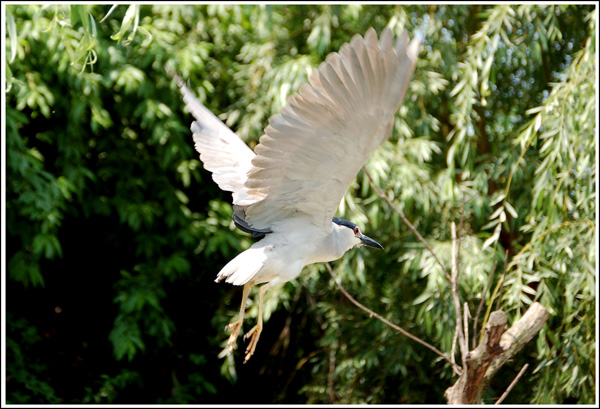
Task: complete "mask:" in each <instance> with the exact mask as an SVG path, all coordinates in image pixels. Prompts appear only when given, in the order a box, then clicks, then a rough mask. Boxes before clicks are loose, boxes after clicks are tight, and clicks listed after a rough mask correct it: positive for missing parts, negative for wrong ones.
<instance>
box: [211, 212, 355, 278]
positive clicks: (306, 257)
mask: <svg viewBox="0 0 600 409" xmlns="http://www.w3.org/2000/svg"><path fill="white" fill-rule="evenodd" d="M300 227H301V228H300ZM347 230H348V229H347V228H346V227H344V226H339V225H337V224H336V223H334V222H331V226H330V229H323V228H321V227H318V226H315V225H312V224H307V223H306V220H305V218H303V217H302V218H293V217H292V218H288V219H284V220H281V221H279V222H275V223H274V224H273V233H270V234H267V235H266V236H265V238H263V239H262V240H260V241H258V242H256V243H254V244H253V245H252V246H251V247H250V248H249V249H248V250H246V251H244V252H242V253H241V254H239V255H238V256H237V257H236V258H234V259H233V260H231V261H230V262H229V263H227V265H225V267H223V269H222V270H221V271H220V272H219V274H218V275H217V280H216V281H221V280H223V279H224V280H225V281H226V282H227V283H230V284H233V285H244V284H246V283H248V282H252V283H253V284H262V283H266V282H270V283H271V284H272V285H277V284H282V283H285V282H287V281H290V280H293V279H294V278H296V277H297V276H298V275H299V274H300V272H301V271H302V269H303V268H304V267H305V266H307V265H309V264H313V263H319V262H325V261H333V260H337V259H338V258H340V257H342V256H343V255H344V253H345V252H346V251H347V250H348V249H349V248H351V247H352V246H354V245H356V244H359V243H361V241H360V240H359V239H357V238H356V237H355V236H354V235H353V234H345V233H346V231H347Z"/></svg>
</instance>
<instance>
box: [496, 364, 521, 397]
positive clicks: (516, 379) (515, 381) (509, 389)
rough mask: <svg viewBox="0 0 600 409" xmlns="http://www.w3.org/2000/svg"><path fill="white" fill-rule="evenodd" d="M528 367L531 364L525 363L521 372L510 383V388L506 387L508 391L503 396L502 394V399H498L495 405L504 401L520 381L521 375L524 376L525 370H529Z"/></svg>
mask: <svg viewBox="0 0 600 409" xmlns="http://www.w3.org/2000/svg"><path fill="white" fill-rule="evenodd" d="M528 367H529V364H525V365H523V368H521V370H520V371H519V373H518V374H517V376H516V377H515V379H513V381H512V382H511V383H510V385H508V388H506V391H504V393H503V394H502V396H500V399H498V400H497V401H496V403H495V404H494V405H499V404H501V403H502V401H504V399H506V397H507V396H508V394H509V393H510V391H511V390H512V388H514V387H515V385H516V384H517V382H519V379H521V376H523V374H524V373H525V371H526V370H527V368H528Z"/></svg>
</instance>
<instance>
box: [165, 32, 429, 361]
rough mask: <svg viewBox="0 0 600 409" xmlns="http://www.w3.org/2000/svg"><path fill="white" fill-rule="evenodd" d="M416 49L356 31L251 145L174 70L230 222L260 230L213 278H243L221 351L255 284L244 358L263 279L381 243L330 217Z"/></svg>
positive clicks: (387, 119)
mask: <svg viewBox="0 0 600 409" xmlns="http://www.w3.org/2000/svg"><path fill="white" fill-rule="evenodd" d="M417 54H418V41H417V40H416V39H413V41H411V42H410V44H409V41H408V35H407V33H406V32H404V33H403V34H402V36H401V37H400V38H399V39H398V41H397V42H396V44H395V45H394V41H393V34H392V30H391V29H390V28H389V27H388V28H386V29H385V30H384V31H383V33H382V35H381V38H380V39H379V41H378V39H377V34H376V32H375V30H374V29H373V28H370V29H369V30H368V31H367V33H366V34H365V36H364V38H363V37H361V36H360V35H358V34H357V35H355V36H354V37H353V38H352V40H351V41H350V43H346V44H344V45H343V46H342V47H341V48H340V51H339V52H337V53H336V52H334V53H331V54H329V55H328V56H327V58H326V60H325V61H324V62H323V63H322V64H321V65H320V66H319V67H318V69H317V70H314V71H313V72H312V73H311V75H310V79H309V81H310V84H303V85H302V86H301V87H300V89H299V92H298V93H296V94H294V95H292V96H291V97H290V98H289V99H288V100H287V105H286V106H284V107H283V108H282V109H281V112H280V113H279V114H276V115H273V116H272V117H271V118H270V119H269V125H268V126H267V127H266V128H265V131H264V135H263V136H262V137H261V138H260V141H259V142H260V143H259V144H258V145H257V146H256V148H255V150H254V152H253V151H252V150H251V149H250V148H249V147H248V146H247V145H246V144H245V143H244V142H243V141H242V140H241V139H240V138H239V137H238V136H237V135H236V134H235V133H234V132H233V131H231V130H230V129H229V128H228V127H227V126H226V125H225V124H224V123H223V122H221V121H220V120H219V119H218V118H217V117H216V116H215V115H213V114H212V113H211V112H210V111H209V110H208V109H207V108H206V107H205V106H204V105H202V103H201V102H200V101H198V99H196V98H195V97H194V95H193V93H192V92H191V91H190V89H189V88H188V87H187V86H186V85H185V83H184V82H183V81H182V79H181V77H179V76H177V75H176V74H174V73H172V72H170V74H171V75H173V77H174V78H175V79H176V81H177V83H178V85H179V87H180V89H181V92H182V94H183V99H184V102H185V103H186V104H187V107H188V109H189V110H190V112H191V113H192V115H193V116H194V118H195V121H194V122H193V123H192V125H191V130H192V133H193V139H194V143H195V147H196V150H197V151H198V152H199V153H200V159H201V161H202V162H203V163H204V168H205V169H207V170H209V171H210V172H212V177H213V179H214V181H215V182H216V183H217V184H218V185H219V187H220V188H221V189H223V190H225V191H229V192H232V193H233V209H234V213H233V220H234V222H235V224H236V226H237V227H238V228H240V229H241V230H243V231H245V232H248V233H252V235H253V236H254V237H261V238H262V239H261V240H259V241H257V242H256V243H254V244H253V245H252V246H251V247H250V248H249V249H248V250H246V251H244V252H242V253H240V254H239V255H238V256H237V257H235V258H234V259H233V260H231V261H230V262H229V263H227V265H226V266H225V267H223V269H222V270H221V271H220V272H219V274H218V275H217V279H216V281H217V282H218V281H221V280H225V281H226V282H227V283H231V284H233V285H243V286H244V287H243V294H242V305H241V307H240V312H239V315H238V317H237V319H236V320H235V321H233V322H232V323H231V324H229V325H228V326H227V327H226V330H232V332H231V335H230V337H229V340H228V342H227V346H226V348H225V350H224V353H225V354H229V353H231V352H232V351H233V348H234V346H235V344H236V342H237V338H238V335H239V333H240V330H241V328H242V323H243V321H244V312H245V306H246V301H247V299H248V295H249V293H250V289H251V288H252V287H253V286H255V285H257V284H262V283H267V284H264V285H263V286H261V287H260V289H259V291H258V320H257V321H258V322H257V324H256V326H254V327H253V328H252V329H251V330H250V331H249V332H248V333H246V335H245V336H244V339H246V338H250V342H249V343H248V347H247V349H246V357H245V360H244V362H246V361H248V359H250V357H251V356H252V355H253V353H254V351H255V349H256V345H257V342H258V340H259V337H260V333H261V331H262V328H263V322H262V304H263V297H264V294H265V291H266V290H267V289H268V288H269V287H272V286H274V285H277V284H282V283H285V282H287V281H289V280H292V279H294V278H295V277H297V276H298V275H299V274H300V272H301V271H302V269H303V268H304V266H306V265H309V264H312V263H318V262H326V261H333V260H337V259H338V258H340V257H342V256H343V255H344V253H345V252H346V251H348V250H349V249H351V248H352V247H354V246H356V245H366V246H370V247H375V248H383V247H382V246H381V245H380V244H379V243H377V242H376V241H375V240H373V239H371V238H369V237H367V236H365V235H363V234H362V233H361V231H360V229H359V228H358V226H356V224H354V223H352V222H349V221H347V220H344V219H340V218H336V217H333V216H334V214H335V212H336V210H337V208H338V206H339V203H340V201H341V199H342V197H343V196H344V194H345V192H346V190H347V189H348V187H349V186H350V184H351V183H352V181H353V180H354V179H355V178H356V175H357V173H358V171H359V170H360V169H361V168H362V166H363V165H364V164H365V162H366V161H367V159H368V158H369V156H370V155H371V154H372V153H373V151H374V150H375V149H376V148H377V147H378V146H379V145H381V144H382V143H383V142H384V141H385V140H386V139H387V138H388V136H389V135H390V133H391V130H392V127H393V124H394V115H395V114H396V112H397V111H398V109H399V107H400V104H401V102H402V99H403V98H404V95H405V93H406V90H407V88H408V84H409V81H410V78H411V77H412V74H413V71H414V68H415V64H416V60H417ZM169 71H170V70H169Z"/></svg>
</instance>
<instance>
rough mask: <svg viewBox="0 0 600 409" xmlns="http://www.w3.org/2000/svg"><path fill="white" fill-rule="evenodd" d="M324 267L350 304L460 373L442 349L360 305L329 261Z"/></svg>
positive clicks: (459, 369)
mask: <svg viewBox="0 0 600 409" xmlns="http://www.w3.org/2000/svg"><path fill="white" fill-rule="evenodd" d="M325 267H327V271H329V274H330V275H331V278H332V279H333V282H334V283H335V285H336V286H337V288H338V289H339V290H340V291H341V292H342V294H344V296H346V298H348V299H349V300H350V302H352V304H354V305H356V306H357V307H358V308H360V309H361V310H363V311H365V312H367V313H368V314H369V316H371V317H375V318H377V319H378V320H379V321H381V322H383V323H384V324H386V325H388V326H389V327H391V328H393V329H395V330H396V331H398V332H399V333H401V334H402V335H404V336H406V337H408V338H410V339H412V340H413V341H415V342H417V343H419V344H421V345H423V346H424V347H425V348H427V349H430V350H431V351H433V352H435V353H436V354H437V355H438V356H440V357H441V358H443V359H444V360H445V361H447V362H448V363H449V364H450V365H452V367H453V368H454V370H455V371H457V373H459V374H460V373H461V372H462V371H461V368H460V366H458V365H456V364H455V363H454V362H452V360H450V358H449V357H448V355H446V354H444V353H443V352H442V351H440V350H439V349H437V348H436V347H434V346H433V345H431V344H429V343H427V342H425V341H423V340H422V339H421V338H419V337H417V336H415V335H413V334H411V333H410V332H408V331H406V330H405V329H404V328H401V327H399V326H398V325H396V324H393V323H391V322H390V321H388V320H386V319H385V318H383V317H382V316H381V315H379V314H377V313H376V312H375V311H373V310H371V309H369V308H367V307H365V306H364V305H362V304H361V303H359V302H358V301H356V299H354V297H352V296H351V295H350V293H348V291H346V289H345V288H344V287H342V285H341V284H340V283H338V281H337V279H336V278H335V274H334V273H333V269H332V268H331V265H330V264H329V263H325Z"/></svg>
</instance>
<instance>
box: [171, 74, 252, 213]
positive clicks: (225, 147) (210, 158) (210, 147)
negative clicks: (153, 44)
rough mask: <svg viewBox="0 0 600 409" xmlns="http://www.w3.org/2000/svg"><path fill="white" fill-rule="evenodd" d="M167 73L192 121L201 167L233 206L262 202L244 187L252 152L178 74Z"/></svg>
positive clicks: (250, 165)
mask: <svg viewBox="0 0 600 409" xmlns="http://www.w3.org/2000/svg"><path fill="white" fill-rule="evenodd" d="M167 72H168V73H169V75H171V76H172V77H173V78H174V79H175V80H176V81H177V85H178V86H179V88H180V90H181V93H182V94H183V101H184V102H185V103H186V106H187V107H188V109H189V110H190V112H191V113H192V115H193V116H194V118H195V119H196V120H195V121H194V122H192V126H191V130H192V133H193V138H194V146H195V147H196V150H197V151H198V153H200V159H201V160H202V163H203V164H204V168H205V169H207V170H209V171H210V172H212V177H213V180H214V181H215V182H217V185H219V187H220V188H221V189H223V190H225V191H228V192H232V193H233V204H234V205H242V206H243V205H249V204H252V203H255V202H257V201H260V200H262V198H263V197H262V196H253V195H250V194H248V189H247V188H246V187H245V186H244V184H245V182H246V179H247V178H248V172H249V171H250V169H251V167H252V164H251V161H252V159H253V158H254V157H255V156H256V155H255V154H254V152H252V149H250V148H249V147H248V146H247V145H246V144H245V143H244V141H242V140H241V139H240V138H239V137H238V136H237V135H236V134H235V133H233V131H232V130H231V129H229V128H228V127H227V125H225V124H224V123H223V122H222V121H221V120H220V119H219V118H217V117H216V116H215V115H214V114H213V113H212V112H210V111H209V110H208V108H206V107H205V106H204V105H202V103H201V102H200V101H199V100H198V99H197V98H196V97H195V96H194V94H193V93H192V91H191V90H190V89H189V88H188V87H187V86H186V85H185V83H184V82H183V79H182V78H181V77H180V76H179V75H177V74H175V73H174V72H173V71H172V70H171V69H169V68H167Z"/></svg>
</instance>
